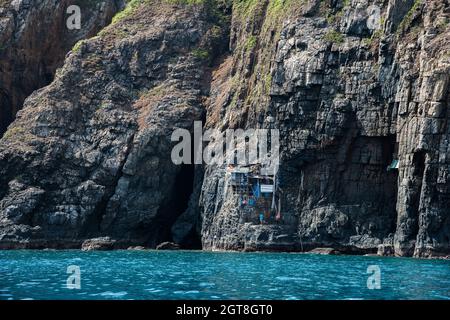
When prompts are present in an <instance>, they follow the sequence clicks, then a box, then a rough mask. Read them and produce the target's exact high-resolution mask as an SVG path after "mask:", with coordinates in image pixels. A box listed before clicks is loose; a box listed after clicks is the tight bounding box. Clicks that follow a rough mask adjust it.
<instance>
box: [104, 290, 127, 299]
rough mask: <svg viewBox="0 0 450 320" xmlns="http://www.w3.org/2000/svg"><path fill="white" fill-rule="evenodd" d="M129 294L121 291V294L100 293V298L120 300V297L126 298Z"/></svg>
mask: <svg viewBox="0 0 450 320" xmlns="http://www.w3.org/2000/svg"><path fill="white" fill-rule="evenodd" d="M127 294H128V292H126V291H120V292H111V291H105V292H102V293H99V296H102V297H114V298H119V297H123V296H126V295H127Z"/></svg>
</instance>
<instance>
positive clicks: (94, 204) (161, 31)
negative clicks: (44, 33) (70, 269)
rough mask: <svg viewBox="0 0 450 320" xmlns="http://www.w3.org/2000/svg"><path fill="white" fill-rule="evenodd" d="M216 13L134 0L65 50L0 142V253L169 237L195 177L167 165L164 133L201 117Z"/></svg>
mask: <svg viewBox="0 0 450 320" xmlns="http://www.w3.org/2000/svg"><path fill="white" fill-rule="evenodd" d="M216 15H219V13H218V12H217V13H216V12H215V8H210V7H209V6H207V5H205V6H203V5H202V6H186V5H176V4H175V5H174V4H171V3H168V2H166V1H133V2H131V3H130V4H129V6H128V7H127V9H125V11H123V12H121V13H120V14H119V15H118V16H116V17H115V19H114V21H113V24H112V25H110V26H109V27H107V28H106V29H104V30H103V31H102V32H101V33H100V34H99V35H97V36H96V37H94V38H92V39H90V40H88V41H85V42H82V43H80V44H79V45H77V47H76V48H74V50H72V52H71V54H70V55H69V56H68V57H67V59H66V61H65V64H64V67H63V68H62V69H60V70H59V71H58V72H57V75H56V78H55V80H54V81H53V83H52V84H51V85H49V86H48V87H46V88H44V89H41V90H39V91H36V92H34V93H33V94H32V95H31V96H30V97H29V98H28V99H27V100H26V102H25V106H24V108H23V110H21V111H20V112H19V113H18V115H17V119H16V121H15V122H14V123H13V124H12V125H11V126H10V127H9V129H8V131H7V132H6V134H5V135H4V137H3V139H2V140H1V146H0V150H1V151H0V154H1V156H0V162H1V165H0V198H2V200H1V203H0V207H1V224H2V226H1V230H2V232H1V236H0V238H1V239H0V243H1V247H17V246H19V247H21V246H23V247H47V246H50V247H59V248H63V247H79V246H80V244H81V242H82V241H83V240H84V239H88V238H93V237H98V236H102V235H105V236H110V237H112V238H114V239H117V240H118V241H117V243H116V246H117V247H120V246H125V247H126V246H129V245H133V244H145V245H148V246H155V245H156V244H158V243H160V242H162V241H164V240H166V239H167V238H170V228H171V226H172V224H173V222H174V221H175V219H177V217H178V216H179V215H180V214H181V213H183V211H184V210H185V209H186V208H187V204H188V201H189V196H190V192H192V188H193V181H194V168H193V167H190V166H185V167H180V166H175V165H174V164H173V163H172V161H171V158H170V156H171V145H172V142H171V141H170V138H171V134H172V132H173V131H174V129H175V128H186V129H190V128H191V127H192V124H193V121H194V120H201V118H202V115H203V110H202V104H201V103H202V99H203V96H204V95H205V94H206V93H207V92H208V81H207V79H208V73H209V69H210V67H209V65H210V59H209V56H210V55H211V56H212V55H213V53H214V52H215V50H220V48H221V47H222V43H223V41H222V37H223V36H224V35H223V34H222V28H221V25H220V23H221V21H220V19H219V18H220V16H218V17H216ZM217 21H218V22H217ZM210 52H211V53H210ZM186 193H187V195H186ZM183 199H184V203H183V202H182V200H183Z"/></svg>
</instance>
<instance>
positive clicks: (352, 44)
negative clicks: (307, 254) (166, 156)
mask: <svg viewBox="0 0 450 320" xmlns="http://www.w3.org/2000/svg"><path fill="white" fill-rule="evenodd" d="M235 9H236V12H235V13H234V14H233V17H234V19H233V24H232V29H231V30H232V35H231V43H232V47H234V48H235V50H234V52H233V53H232V54H231V55H230V56H229V58H228V59H229V61H227V62H226V64H224V65H223V66H222V68H223V69H224V70H225V69H226V72H227V73H228V74H227V75H226V76H225V78H226V77H228V78H230V77H231V78H232V79H233V78H234V77H237V78H238V79H239V80H238V81H236V82H232V80H226V79H225V80H224V79H218V80H217V81H216V83H213V89H212V92H214V90H215V89H214V86H215V87H216V88H217V89H216V90H217V91H220V94H219V93H218V94H217V97H214V98H213V103H212V106H211V110H210V112H209V114H211V115H214V114H218V113H219V112H221V111H222V112H223V113H224V116H223V118H222V119H221V120H220V121H219V123H218V124H217V123H213V124H212V125H213V126H214V125H218V126H222V127H228V126H231V127H233V126H236V125H237V126H244V127H250V128H251V127H253V128H255V127H259V126H261V127H263V128H264V127H265V128H267V127H268V124H267V123H264V121H263V122H261V121H260V122H259V123H258V115H260V114H261V113H262V114H263V119H265V117H266V115H274V116H275V118H276V127H277V128H279V129H280V137H281V157H282V160H281V161H282V162H281V166H280V188H281V189H282V190H283V197H282V205H281V207H282V211H283V215H284V222H283V224H281V225H275V226H272V225H261V226H260V225H255V224H254V223H245V221H243V219H242V216H243V215H242V212H241V211H240V210H239V209H237V208H238V207H239V204H238V199H237V197H236V196H233V195H230V193H226V192H217V191H221V190H222V189H223V186H226V179H225V178H224V177H225V175H224V168H213V167H212V168H207V170H206V172H207V176H206V178H205V183H204V189H203V194H204V197H203V199H204V200H203V204H204V211H203V217H204V219H203V232H202V235H203V244H204V247H205V248H210V249H247V250H264V249H269V250H270V249H278V248H280V247H281V248H283V249H285V250H308V249H311V248H314V247H324V246H325V247H334V248H338V249H341V250H342V251H345V252H361V253H364V252H367V253H370V252H377V249H378V247H380V251H381V252H380V253H386V252H388V253H389V252H392V251H394V252H395V254H397V255H406V256H410V255H413V254H414V255H416V256H429V255H440V254H447V253H448V252H449V250H450V243H449V223H450V219H449V206H450V197H449V196H450V194H449V181H448V170H449V161H448V154H449V149H448V143H449V142H448V138H449V127H448V117H449V113H448V111H447V110H448V101H449V95H448V82H449V74H450V73H449V71H450V69H449V66H450V65H449V62H450V56H449V49H450V41H449V36H448V35H449V33H448V32H449V24H448V22H449V20H448V19H449V6H448V2H446V1H426V2H421V1H389V2H388V1H330V2H326V1H309V2H307V3H305V2H303V3H302V4H298V2H295V1H284V2H283V1H247V2H240V5H235ZM377 11H378V13H377ZM377 15H378V18H375V17H376V16H377ZM374 18H375V19H377V20H378V24H379V26H378V25H376V24H377V20H374ZM374 22H375V24H374ZM252 39H256V41H254V43H252V45H247V46H243V47H242V46H241V47H240V45H242V44H245V43H249V41H252ZM222 72H223V70H222ZM224 81H228V83H229V85H228V86H226V85H224V84H223V82H224ZM224 87H226V88H227V89H228V91H227V92H226V93H225V94H226V95H227V97H228V98H227V99H224V98H223V95H224V91H223V89H222V88H224ZM393 160H399V170H398V171H397V170H390V171H387V170H386V169H387V167H388V166H389V165H390V164H391V163H392V162H393ZM223 195H226V197H225V198H223ZM217 202H218V203H220V205H219V208H217V206H215V205H214V204H215V203H217Z"/></svg>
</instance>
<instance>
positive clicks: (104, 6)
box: [0, 0, 124, 136]
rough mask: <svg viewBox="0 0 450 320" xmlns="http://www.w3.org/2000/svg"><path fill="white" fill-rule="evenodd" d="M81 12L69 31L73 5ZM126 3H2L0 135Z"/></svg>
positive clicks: (47, 0) (44, 0)
mask: <svg viewBox="0 0 450 320" xmlns="http://www.w3.org/2000/svg"><path fill="white" fill-rule="evenodd" d="M73 4H75V5H78V6H79V8H80V9H81V26H80V27H81V28H80V29H72V30H69V29H68V28H67V27H66V21H67V20H68V18H69V17H70V16H71V14H68V13H67V11H66V10H67V8H68V7H69V6H70V5H73ZM123 5H124V1H122V0H1V1H0V136H1V135H3V133H4V132H5V131H6V128H7V126H8V125H9V124H10V123H11V122H12V120H13V119H14V117H15V115H16V113H17V111H18V110H20V109H21V108H22V105H23V102H24V100H25V98H26V97H28V96H29V95H30V94H31V93H32V92H33V91H34V90H36V89H39V88H42V87H43V86H45V85H47V84H49V83H50V82H51V81H52V80H53V77H54V74H55V71H56V69H57V68H58V67H61V65H62V64H63V62H64V57H65V55H66V53H67V52H68V51H69V50H70V48H72V47H73V45H74V44H75V43H76V42H77V41H78V40H80V39H84V38H87V37H91V36H93V35H95V34H96V33H97V32H98V31H99V30H100V29H101V28H103V27H104V26H105V25H106V24H108V23H109V21H110V20H111V18H112V16H113V15H114V13H116V12H117V11H118V10H119V9H120V8H122V6H123Z"/></svg>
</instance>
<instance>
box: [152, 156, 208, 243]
mask: <svg viewBox="0 0 450 320" xmlns="http://www.w3.org/2000/svg"><path fill="white" fill-rule="evenodd" d="M180 167H181V168H180V169H179V171H178V173H177V175H176V177H175V181H174V183H173V187H172V189H171V192H170V195H169V197H168V198H167V202H166V204H165V205H163V206H162V207H161V208H160V209H159V212H158V215H157V218H156V220H155V221H154V222H153V223H152V230H148V234H149V235H153V236H152V237H151V239H152V241H151V243H149V245H150V246H151V247H155V246H157V245H158V244H160V243H163V242H174V239H173V235H172V227H173V225H174V224H175V222H176V221H177V219H178V218H179V217H180V216H181V215H182V214H183V213H184V212H185V211H186V210H187V209H188V208H189V202H190V198H191V195H192V194H193V192H194V184H195V182H194V180H195V179H194V178H195V165H193V164H182V165H181V166H180ZM154 235H157V236H154ZM195 237H198V236H196V235H195V234H192V235H191V237H190V238H191V240H190V241H188V242H189V243H185V241H183V243H182V244H181V246H182V247H183V248H185V249H193V248H191V245H192V246H193V245H196V244H197V242H200V239H196V238H195ZM191 243H192V244H191Z"/></svg>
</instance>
